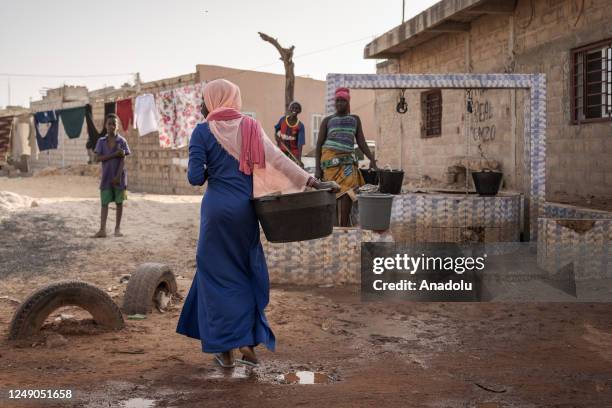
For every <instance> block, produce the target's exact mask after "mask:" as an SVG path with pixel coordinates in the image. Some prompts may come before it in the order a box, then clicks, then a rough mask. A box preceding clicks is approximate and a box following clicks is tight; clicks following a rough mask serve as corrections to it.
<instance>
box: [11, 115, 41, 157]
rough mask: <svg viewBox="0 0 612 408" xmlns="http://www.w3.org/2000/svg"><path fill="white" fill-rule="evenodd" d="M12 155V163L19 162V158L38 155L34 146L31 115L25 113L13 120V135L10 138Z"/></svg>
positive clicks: (34, 138)
mask: <svg viewBox="0 0 612 408" xmlns="http://www.w3.org/2000/svg"><path fill="white" fill-rule="evenodd" d="M11 145H12V155H13V160H14V161H20V160H21V156H32V155H37V154H38V148H37V146H36V133H35V132H34V124H33V122H32V115H30V114H29V113H25V114H22V115H18V116H15V119H14V120H13V133H12V136H11Z"/></svg>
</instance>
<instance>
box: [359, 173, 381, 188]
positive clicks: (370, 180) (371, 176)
mask: <svg viewBox="0 0 612 408" xmlns="http://www.w3.org/2000/svg"><path fill="white" fill-rule="evenodd" d="M359 171H360V172H361V175H362V176H363V179H364V180H365V183H366V184H373V185H375V186H377V185H378V173H377V172H376V170H373V169H359Z"/></svg>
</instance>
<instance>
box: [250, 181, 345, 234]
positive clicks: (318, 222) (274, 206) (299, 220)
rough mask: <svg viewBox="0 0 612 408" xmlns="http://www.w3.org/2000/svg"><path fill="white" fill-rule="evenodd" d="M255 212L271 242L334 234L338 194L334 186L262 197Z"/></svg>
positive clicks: (258, 200) (255, 200)
mask: <svg viewBox="0 0 612 408" xmlns="http://www.w3.org/2000/svg"><path fill="white" fill-rule="evenodd" d="M253 201H254V203H255V212H256V213H257V218H258V219H259V222H260V223H261V227H262V228H263V231H264V234H265V235H266V239H267V240H268V241H269V242H295V241H305V240H308V239H315V238H322V237H326V236H328V235H331V233H332V232H333V229H334V217H335V214H336V194H335V193H333V192H332V191H331V190H317V191H307V192H304V193H295V194H282V195H272V196H265V197H259V198H256V199H254V200H253Z"/></svg>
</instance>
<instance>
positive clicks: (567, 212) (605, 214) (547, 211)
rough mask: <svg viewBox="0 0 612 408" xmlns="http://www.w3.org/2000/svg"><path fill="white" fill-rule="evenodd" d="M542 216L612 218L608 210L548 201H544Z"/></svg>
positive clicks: (611, 213)
mask: <svg viewBox="0 0 612 408" xmlns="http://www.w3.org/2000/svg"><path fill="white" fill-rule="evenodd" d="M544 216H545V217H547V218H571V219H575V218H588V219H611V220H612V212H610V211H599V210H592V209H590V208H584V207H576V206H573V205H567V204H557V203H550V202H546V203H544Z"/></svg>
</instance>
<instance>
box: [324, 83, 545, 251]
mask: <svg viewBox="0 0 612 408" xmlns="http://www.w3.org/2000/svg"><path fill="white" fill-rule="evenodd" d="M340 86H344V87H347V88H353V89H407V88H412V89H429V88H443V89H465V88H489V89H513V88H521V89H529V91H530V94H529V97H528V98H527V100H526V104H525V110H526V111H528V112H526V113H528V115H527V116H526V120H525V126H526V129H525V136H526V137H529V139H530V143H525V157H526V158H527V159H528V160H525V163H529V166H530V169H529V174H530V177H529V179H530V186H529V189H528V190H526V191H529V194H528V197H527V199H526V204H527V205H528V206H529V220H530V222H529V232H530V238H531V240H533V241H535V240H536V238H537V230H538V229H537V222H536V221H537V219H538V217H539V216H540V215H541V214H542V212H543V206H544V199H545V187H546V166H545V160H546V76H545V75H544V74H436V75H434V74H384V75H379V74H328V75H327V95H326V97H327V103H326V112H327V114H331V113H333V111H334V91H335V89H336V88H338V87H340ZM527 118H528V120H527ZM527 127H528V129H527Z"/></svg>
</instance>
